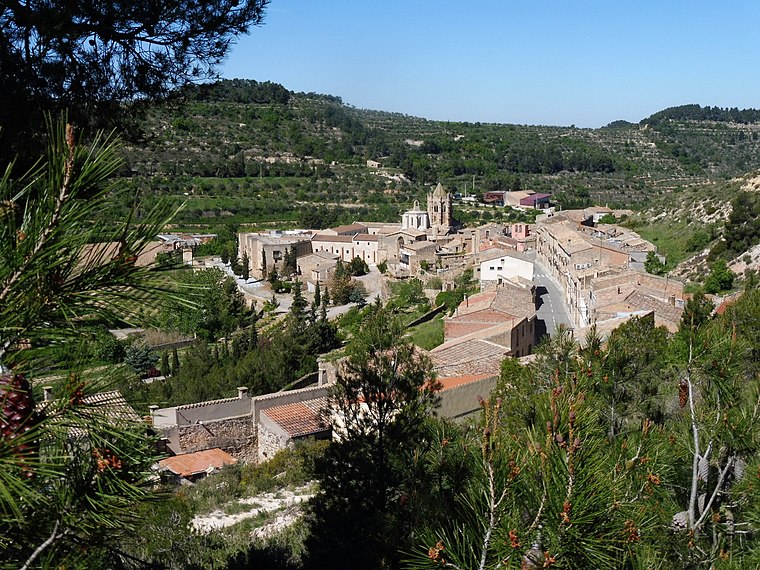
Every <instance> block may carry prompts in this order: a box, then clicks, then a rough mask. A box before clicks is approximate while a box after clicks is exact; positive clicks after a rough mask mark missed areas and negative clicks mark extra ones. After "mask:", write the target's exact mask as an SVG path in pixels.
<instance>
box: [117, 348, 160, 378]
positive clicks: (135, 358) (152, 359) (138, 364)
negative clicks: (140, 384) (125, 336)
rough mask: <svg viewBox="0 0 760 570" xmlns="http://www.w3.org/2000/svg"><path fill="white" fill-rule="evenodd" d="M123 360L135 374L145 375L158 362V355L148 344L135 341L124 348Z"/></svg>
mask: <svg viewBox="0 0 760 570" xmlns="http://www.w3.org/2000/svg"><path fill="white" fill-rule="evenodd" d="M124 362H125V363H126V364H127V365H128V366H129V367H130V368H132V370H134V371H135V373H136V374H138V375H140V376H145V375H147V374H148V372H149V371H150V369H151V368H153V367H155V365H156V364H157V363H158V355H157V354H156V353H155V352H153V350H152V349H151V348H150V347H149V346H146V345H144V344H142V343H137V342H135V343H132V344H130V345H129V346H128V347H127V349H126V350H125V353H124Z"/></svg>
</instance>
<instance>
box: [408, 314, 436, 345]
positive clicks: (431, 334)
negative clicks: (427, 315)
mask: <svg viewBox="0 0 760 570" xmlns="http://www.w3.org/2000/svg"><path fill="white" fill-rule="evenodd" d="M409 340H410V341H411V342H412V343H414V344H415V345H417V346H419V347H420V348H423V349H425V350H432V349H434V348H435V347H436V346H438V345H440V344H443V319H441V318H434V319H431V320H429V321H428V322H426V323H422V324H420V325H417V326H416V327H413V328H411V329H410V330H409Z"/></svg>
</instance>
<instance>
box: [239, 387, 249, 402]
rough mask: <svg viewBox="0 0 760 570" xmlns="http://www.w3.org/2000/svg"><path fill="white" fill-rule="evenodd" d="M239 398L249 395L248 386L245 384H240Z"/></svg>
mask: <svg viewBox="0 0 760 570" xmlns="http://www.w3.org/2000/svg"><path fill="white" fill-rule="evenodd" d="M237 391H238V400H242V399H243V398H247V397H248V388H247V387H245V386H238V389H237Z"/></svg>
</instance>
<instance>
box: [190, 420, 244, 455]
mask: <svg viewBox="0 0 760 570" xmlns="http://www.w3.org/2000/svg"><path fill="white" fill-rule="evenodd" d="M177 436H178V437H177V439H178V441H179V447H180V449H181V450H182V452H183V453H192V452H194V451H203V450H204V449H211V448H213V447H218V448H220V449H222V450H224V451H226V452H227V453H229V454H230V455H232V457H234V458H235V459H237V460H238V461H243V462H250V461H254V460H255V458H256V433H255V430H254V426H253V423H252V422H251V417H250V416H242V417H239V418H225V419H220V420H216V421H206V422H203V423H202V424H191V425H184V426H177Z"/></svg>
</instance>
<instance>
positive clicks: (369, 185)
mask: <svg viewBox="0 0 760 570" xmlns="http://www.w3.org/2000/svg"><path fill="white" fill-rule="evenodd" d="M177 102H180V103H181V104H177ZM757 118H758V112H757V111H753V110H745V111H739V110H735V109H724V110H721V109H717V108H711V107H700V106H699V105H686V106H683V107H676V108H673V109H667V110H664V111H661V112H659V113H656V114H654V115H652V116H651V117H649V118H646V119H644V120H642V121H641V123H640V124H632V123H627V122H625V121H616V122H614V123H611V124H610V125H608V126H607V127H604V128H600V129H579V128H575V127H574V126H570V127H551V126H527V125H500V124H483V123H457V122H442V121H428V120H426V119H421V118H418V117H410V116H406V115H402V114H399V113H390V112H383V111H368V110H361V109H356V108H354V107H351V106H350V105H347V104H345V103H343V102H342V101H341V99H340V98H338V97H334V96H330V95H318V94H314V93H293V92H291V91H288V90H287V89H286V88H284V87H283V86H280V85H277V84H274V83H269V82H266V83H259V82H256V81H251V80H226V81H222V82H219V83H216V84H210V85H202V86H194V87H191V88H188V89H186V90H184V91H182V92H181V93H178V94H177V96H176V99H174V100H172V101H169V102H165V103H163V104H160V105H157V106H154V107H152V108H151V109H149V110H148V112H147V114H146V117H145V119H144V122H143V125H142V126H143V130H144V132H145V133H146V137H145V139H144V140H143V142H142V143H140V144H133V145H131V146H129V147H127V149H126V152H125V160H126V167H125V169H124V171H123V175H124V176H126V177H129V178H130V179H131V182H132V184H135V185H137V186H139V187H140V188H142V189H143V191H144V192H145V194H146V195H147V196H149V197H158V196H171V197H172V198H173V199H174V200H176V201H177V202H178V203H179V202H182V203H186V205H185V208H184V210H183V212H182V213H181V214H180V217H179V219H178V221H179V223H186V224H203V225H211V226H214V225H217V224H220V223H224V222H231V223H242V222H249V223H267V222H277V223H281V224H288V223H290V224H295V225H298V224H302V222H304V221H306V220H303V219H302V212H303V211H304V210H306V209H305V208H303V206H305V205H319V206H320V207H321V208H322V212H323V214H324V215H326V216H328V217H331V218H332V219H333V220H337V222H343V221H352V220H355V219H358V218H362V217H364V218H370V217H371V218H375V219H378V220H395V219H397V216H398V215H399V213H400V212H401V211H403V210H404V209H405V208H406V207H408V205H409V204H410V202H411V201H412V200H413V199H414V198H418V197H421V196H422V195H423V194H424V191H425V186H426V185H430V184H434V183H437V182H439V181H440V182H442V183H443V184H444V185H446V186H447V188H449V189H450V190H453V191H455V192H461V193H465V192H468V193H471V192H473V185H474V191H475V192H476V193H479V192H484V191H489V190H515V189H521V188H522V189H532V190H536V191H548V192H551V193H553V194H554V196H555V199H556V200H557V201H558V202H559V203H560V204H561V205H562V207H563V208H570V207H581V206H584V205H588V204H591V203H601V204H609V205H611V206H634V207H638V206H641V205H644V204H647V203H649V202H651V201H652V200H653V199H656V198H657V197H658V196H669V195H670V194H671V193H673V192H677V191H680V190H681V191H682V190H685V189H689V188H693V187H702V186H704V185H706V184H712V183H714V182H716V181H718V182H722V181H725V180H728V179H730V178H732V177H734V176H738V175H742V174H745V173H747V172H749V171H752V170H754V169H757V168H760V132H759V131H760V123H759V122H756V119H757ZM368 160H372V161H377V162H378V163H379V164H380V166H379V167H377V168H371V167H368V166H367V161H368ZM483 213H484V212H482V211H480V212H475V219H477V217H478V216H482V214H483ZM485 219H488V218H487V217H486V218H485Z"/></svg>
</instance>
